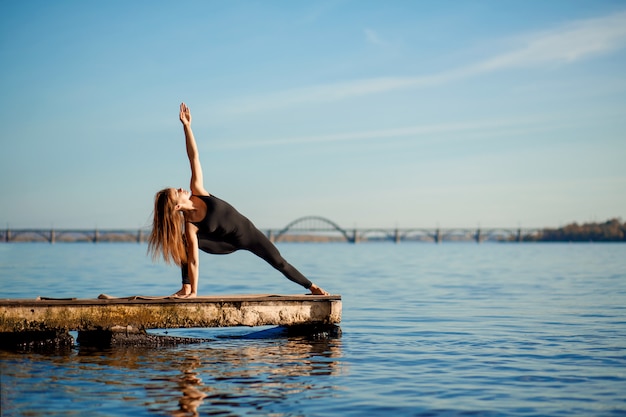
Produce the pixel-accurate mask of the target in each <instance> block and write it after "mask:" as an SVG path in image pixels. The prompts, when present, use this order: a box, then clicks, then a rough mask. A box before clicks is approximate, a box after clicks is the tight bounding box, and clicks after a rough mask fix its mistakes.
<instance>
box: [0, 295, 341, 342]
mask: <svg viewBox="0 0 626 417" xmlns="http://www.w3.org/2000/svg"><path fill="white" fill-rule="evenodd" d="M341 307H342V306H341V296H340V295H330V296H319V295H228V296H225V295H218V296H202V297H198V298H194V299H179V298H157V297H128V298H114V299H63V300H60V299H38V300H26V299H16V300H0V337H1V338H2V345H3V346H6V345H11V344H12V343H13V342H11V341H12V340H13V341H19V343H22V344H23V343H25V342H28V340H35V339H36V338H37V337H38V336H43V335H45V334H48V335H50V334H54V335H55V337H54V338H55V339H59V338H60V337H61V338H62V337H63V335H64V334H67V332H68V331H78V332H79V341H80V339H81V333H82V334H83V339H84V340H99V341H100V342H98V344H107V343H112V342H111V341H114V340H120V337H119V336H120V335H126V336H125V337H126V340H128V341H129V343H130V344H132V343H134V342H132V341H135V342H136V341H137V337H138V336H137V335H139V336H141V335H146V330H147V329H168V328H189V327H229V326H264V325H278V326H287V327H290V326H293V327H294V328H298V329H300V330H301V329H302V328H303V326H304V328H306V327H309V326H310V328H311V329H326V328H327V327H332V326H335V327H336V325H337V324H338V323H340V322H341ZM94 332H95V333H94ZM122 339H124V337H122ZM102 340H105V342H102ZM107 340H108V342H106V341H107Z"/></svg>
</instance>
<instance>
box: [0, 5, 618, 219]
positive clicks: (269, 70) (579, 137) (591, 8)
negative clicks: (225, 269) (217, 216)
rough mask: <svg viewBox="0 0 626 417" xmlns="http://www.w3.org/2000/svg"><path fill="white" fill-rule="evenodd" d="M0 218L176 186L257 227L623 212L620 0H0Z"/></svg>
mask: <svg viewBox="0 0 626 417" xmlns="http://www.w3.org/2000/svg"><path fill="white" fill-rule="evenodd" d="M0 57H1V58H0V60H1V62H2V65H1V66H0V83H1V84H0V86H1V91H2V94H0V108H1V111H0V140H1V141H2V147H1V149H2V150H1V152H0V196H2V197H0V223H1V224H2V226H3V227H4V226H5V225H8V226H10V227H12V228H20V227H50V226H53V227H56V228H67V227H78V228H83V227H84V228H92V227H99V228H118V227H124V228H125V227H129V228H135V227H142V226H146V225H148V224H149V222H150V215H151V211H152V202H153V197H154V194H155V192H156V191H157V190H159V189H160V188H163V187H167V186H176V187H180V186H182V187H188V184H189V168H188V164H187V161H186V155H185V149H184V139H183V131H182V127H181V125H180V122H179V121H178V105H179V103H180V102H181V101H185V102H186V103H187V104H188V105H189V106H190V108H191V110H192V115H193V127H194V132H195V134H196V138H197V140H198V145H199V148H200V152H201V159H202V162H203V167H204V175H205V185H206V187H207V189H208V190H209V192H211V193H213V194H215V195H218V196H220V197H222V198H224V199H226V200H227V201H229V202H231V203H232V204H233V205H235V207H237V208H238V209H239V210H240V211H242V212H243V213H244V214H246V215H247V216H248V217H250V218H251V219H252V220H253V221H254V222H255V223H256V224H257V226H259V227H261V228H269V227H282V226H284V225H286V224H287V223H288V222H290V221H292V220H294V219H296V218H298V217H301V216H305V215H320V216H325V217H328V218H330V219H332V220H334V221H335V222H337V223H338V224H340V225H342V226H344V227H355V226H357V227H375V226H380V227H394V226H399V227H436V226H440V227H458V226H465V227H474V226H476V225H481V226H483V227H491V226H494V227H495V226H497V227H518V226H522V227H543V226H559V225H563V224H566V223H569V222H572V221H577V222H586V221H603V220H606V219H608V218H612V217H622V218H626V163H625V162H624V161H625V160H626V117H624V116H625V115H626V3H624V2H623V1H573V0H569V1H549V2H545V1H528V2H519V1H471V2H470V1H467V2H466V1H437V2H426V1H424V2H420V1H391V2H383V1H361V0H359V1H357V0H354V1H311V2H305V1H300V2H290V1H228V2H218V1H186V2H184V3H179V2H166V1H135V2H126V1H119V2H118V1H110V2H84V1H59V2H48V1H41V2H38V1H23V2H2V5H1V6H0Z"/></svg>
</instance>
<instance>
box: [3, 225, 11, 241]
mask: <svg viewBox="0 0 626 417" xmlns="http://www.w3.org/2000/svg"><path fill="white" fill-rule="evenodd" d="M4 241H5V242H7V243H8V242H10V241H11V229H9V228H8V227H7V232H6V233H5V235H4Z"/></svg>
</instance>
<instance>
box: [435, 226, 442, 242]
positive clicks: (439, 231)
mask: <svg viewBox="0 0 626 417" xmlns="http://www.w3.org/2000/svg"><path fill="white" fill-rule="evenodd" d="M435 243H441V230H439V229H438V228H437V230H436V231H435Z"/></svg>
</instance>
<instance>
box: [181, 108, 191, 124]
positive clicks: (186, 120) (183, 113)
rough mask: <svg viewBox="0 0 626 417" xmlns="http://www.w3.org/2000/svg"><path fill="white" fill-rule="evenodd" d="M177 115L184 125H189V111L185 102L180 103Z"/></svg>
mask: <svg viewBox="0 0 626 417" xmlns="http://www.w3.org/2000/svg"><path fill="white" fill-rule="evenodd" d="M178 117H179V118H180V121H181V123H182V124H183V125H184V126H190V125H191V111H190V110H189V107H187V105H186V104H185V103H180V113H179V116H178Z"/></svg>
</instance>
